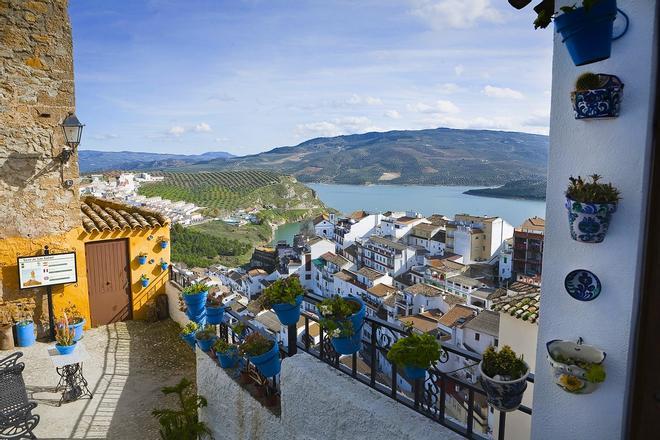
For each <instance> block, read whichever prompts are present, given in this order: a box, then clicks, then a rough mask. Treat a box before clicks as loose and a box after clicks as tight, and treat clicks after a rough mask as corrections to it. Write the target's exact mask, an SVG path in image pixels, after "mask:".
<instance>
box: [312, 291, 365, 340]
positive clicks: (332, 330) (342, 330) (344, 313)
mask: <svg viewBox="0 0 660 440" xmlns="http://www.w3.org/2000/svg"><path fill="white" fill-rule="evenodd" d="M316 307H317V308H318V309H319V312H320V313H321V316H322V318H321V320H320V322H319V323H320V324H321V328H322V329H323V330H325V331H327V332H328V334H329V335H330V336H331V337H333V338H339V337H349V336H353V335H354V334H355V329H353V323H352V322H351V321H349V320H348V319H347V318H348V317H349V316H351V315H352V314H354V313H356V312H358V311H359V310H360V307H361V305H360V303H358V302H357V301H354V300H351V299H346V298H344V297H342V296H334V297H332V298H327V299H324V300H323V301H321V302H320V303H318V304H317V306H316Z"/></svg>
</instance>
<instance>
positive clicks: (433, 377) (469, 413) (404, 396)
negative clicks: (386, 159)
mask: <svg viewBox="0 0 660 440" xmlns="http://www.w3.org/2000/svg"><path fill="white" fill-rule="evenodd" d="M181 276H183V277H185V274H182V273H181V274H180V275H179V276H178V277H173V278H172V280H173V281H175V282H176V283H178V284H179V285H181V286H183V284H180V281H183V280H182V279H181ZM183 282H184V284H185V281H183ZM322 299H323V298H321V297H317V296H315V295H305V298H304V300H305V302H307V303H308V304H311V305H316V304H317V303H318V302H320V301H321V300H322ZM308 308H309V307H305V309H308ZM312 308H313V307H312ZM225 316H226V317H227V316H228V317H231V320H232V321H240V322H242V323H244V324H245V325H246V327H247V329H246V334H244V335H242V336H243V337H244V336H246V335H247V334H249V333H250V332H254V331H256V332H260V333H262V334H265V335H267V334H266V333H264V330H262V329H261V328H259V327H256V326H254V325H253V324H251V323H250V322H249V320H248V319H247V318H246V317H245V316H241V315H239V314H237V313H236V312H234V311H232V310H227V311H226V313H225ZM302 317H303V320H304V332H303V333H302V335H301V337H300V338H299V337H298V328H297V327H296V326H295V325H294V326H289V327H288V332H287V333H288V341H287V343H286V344H283V345H281V350H280V351H281V355H282V357H287V356H293V355H295V354H296V353H297V350H298V349H300V350H303V351H305V352H306V353H308V354H310V355H312V356H314V357H316V358H317V359H319V360H321V361H323V362H325V363H327V364H329V365H331V366H332V367H334V368H336V369H337V370H339V371H341V372H342V373H344V374H346V375H348V376H350V377H352V378H353V379H355V380H357V381H358V382H361V383H362V384H364V385H366V386H368V387H370V388H372V389H374V390H376V391H378V392H380V393H382V394H384V395H386V396H388V397H390V398H391V399H393V400H395V401H397V402H398V403H400V404H402V405H405V406H407V407H408V408H410V409H412V410H413V411H416V412H418V413H420V414H422V415H424V416H426V417H428V418H429V419H431V420H433V421H435V422H437V423H439V424H440V425H442V426H444V427H446V428H448V429H450V430H452V431H454V432H456V433H458V434H460V435H462V436H463V437H465V438H468V439H479V440H485V439H487V438H493V439H497V440H503V439H505V438H506V437H505V432H506V417H507V413H505V412H500V414H499V423H498V431H497V433H492V434H493V435H492V437H489V434H491V431H490V429H492V428H493V427H492V426H489V425H488V411H489V408H488V405H487V404H486V394H485V392H484V390H483V388H482V387H481V386H480V385H479V384H478V383H472V382H470V381H468V380H466V379H464V378H462V377H461V376H459V373H460V372H462V371H463V372H469V374H467V375H466V376H468V377H477V374H476V373H475V370H476V366H477V365H478V363H479V362H480V361H481V356H480V355H479V354H477V353H474V352H471V351H467V350H464V349H462V348H460V347H457V346H454V345H450V344H443V345H442V355H441V357H440V359H439V361H438V362H436V364H435V365H434V366H432V367H431V368H430V369H429V370H428V372H427V375H426V377H425V378H424V379H417V380H413V381H411V380H408V379H407V378H406V377H405V374H404V373H403V372H399V371H398V369H397V366H396V365H395V364H391V363H390V362H389V361H388V360H387V357H386V356H387V352H388V351H389V349H390V348H391V346H392V344H394V342H396V341H397V340H398V339H400V338H401V337H404V336H407V335H408V334H409V331H408V330H406V329H404V328H403V327H401V326H399V325H397V324H393V323H390V322H387V321H384V320H382V319H379V318H377V317H369V316H367V317H366V318H365V323H364V327H363V332H362V348H361V350H360V351H359V352H358V353H355V354H353V355H351V356H344V357H341V356H340V355H339V354H337V353H336V352H335V351H334V349H333V347H332V344H331V342H330V338H329V336H328V335H327V334H326V333H325V332H324V331H323V329H322V328H320V334H319V336H318V343H316V338H313V337H310V336H308V335H309V334H310V332H309V329H310V325H311V324H312V323H316V324H317V325H318V323H319V317H318V316H317V315H316V314H314V313H311V312H309V311H305V310H303V312H302ZM225 321H227V318H226V319H225ZM319 327H320V326H319ZM218 336H219V337H221V338H224V339H225V340H227V341H229V342H232V343H238V342H239V340H240V338H241V335H237V334H235V333H234V332H233V331H232V329H231V327H230V325H229V323H224V324H221V325H219V326H218ZM267 336H269V337H272V335H267ZM299 339H300V340H299ZM451 356H454V357H458V358H459V360H460V362H459V364H460V366H459V368H457V369H455V370H450V371H446V370H449V368H448V367H447V364H448V361H449V360H450V357H451ZM241 362H242V364H241V365H242V368H243V369H245V370H246V371H249V372H250V374H251V375H252V376H253V377H254V378H256V380H257V381H258V382H259V383H261V384H264V385H266V386H267V393H268V394H269V395H270V394H277V393H279V384H278V380H279V379H278V378H277V377H272V378H265V377H263V376H261V375H259V373H258V372H257V371H256V369H255V368H253V367H252V366H251V365H250V363H249V361H247V360H245V359H244V360H242V361H241ZM399 379H402V381H401V385H400V381H399ZM527 380H528V381H529V382H532V383H533V382H534V376H533V375H532V374H530V375H529V376H528V379H527ZM518 411H520V412H522V413H525V414H528V415H530V416H531V414H532V409H531V408H529V407H527V406H524V405H523V406H520V407H519V408H518ZM462 415H464V416H465V417H461V416H462ZM475 424H477V425H481V429H478V427H477V429H475Z"/></svg>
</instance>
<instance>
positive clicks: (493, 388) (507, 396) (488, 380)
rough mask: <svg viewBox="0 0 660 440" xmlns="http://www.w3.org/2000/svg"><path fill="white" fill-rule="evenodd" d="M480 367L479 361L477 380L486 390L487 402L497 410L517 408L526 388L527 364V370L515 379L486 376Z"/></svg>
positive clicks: (507, 410) (513, 409)
mask: <svg viewBox="0 0 660 440" xmlns="http://www.w3.org/2000/svg"><path fill="white" fill-rule="evenodd" d="M525 365H527V363H525ZM481 367H482V362H480V363H479V381H480V382H481V386H482V387H483V389H484V391H485V392H486V398H487V400H488V404H489V405H491V406H492V407H494V408H495V409H497V410H498V411H503V412H510V411H515V410H517V409H518V407H519V406H520V404H521V403H522V398H523V394H524V393H525V390H526V389H527V376H528V375H529V366H528V365H527V372H526V373H525V374H524V375H523V376H522V377H521V378H519V379H516V380H499V379H493V378H492V377H489V376H487V375H486V373H484V371H483V370H482V368H481Z"/></svg>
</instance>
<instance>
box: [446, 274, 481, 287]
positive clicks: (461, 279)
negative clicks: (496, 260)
mask: <svg viewBox="0 0 660 440" xmlns="http://www.w3.org/2000/svg"><path fill="white" fill-rule="evenodd" d="M447 281H451V282H452V283H456V284H460V285H461V286H466V287H477V286H481V285H482V284H483V282H481V281H479V280H475V279H474V278H470V277H466V276H463V275H455V276H453V277H449V278H447Z"/></svg>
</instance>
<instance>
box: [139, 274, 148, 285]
mask: <svg viewBox="0 0 660 440" xmlns="http://www.w3.org/2000/svg"><path fill="white" fill-rule="evenodd" d="M140 284H142V287H147V286H148V285H149V277H148V276H146V275H142V276H141V277H140Z"/></svg>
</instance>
